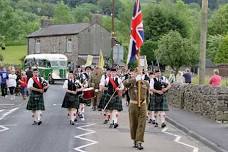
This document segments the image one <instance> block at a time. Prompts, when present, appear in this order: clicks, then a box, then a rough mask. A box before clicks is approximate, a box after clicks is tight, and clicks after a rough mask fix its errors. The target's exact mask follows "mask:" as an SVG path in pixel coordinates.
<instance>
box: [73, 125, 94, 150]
mask: <svg viewBox="0 0 228 152" xmlns="http://www.w3.org/2000/svg"><path fill="white" fill-rule="evenodd" d="M93 125H95V123H94V124H88V125H84V126H80V127H77V128H78V129H80V130H83V131H87V133H85V134H81V135H77V136H74V138H78V139H81V140H84V141H88V142H90V143H89V144H85V145H82V146H79V147H76V148H74V150H76V151H79V152H86V151H84V150H81V149H82V148H85V147H88V146H92V145H94V144H97V143H98V141H94V140H91V139H87V138H83V137H82V136H86V135H90V134H94V133H96V131H94V130H90V129H85V128H84V127H90V126H93Z"/></svg>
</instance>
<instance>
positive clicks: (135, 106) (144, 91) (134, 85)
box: [124, 79, 149, 150]
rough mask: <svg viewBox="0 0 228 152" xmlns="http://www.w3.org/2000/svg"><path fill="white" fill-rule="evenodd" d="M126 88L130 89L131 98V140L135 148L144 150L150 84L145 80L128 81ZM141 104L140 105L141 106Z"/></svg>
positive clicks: (125, 83)
mask: <svg viewBox="0 0 228 152" xmlns="http://www.w3.org/2000/svg"><path fill="white" fill-rule="evenodd" d="M139 83H141V85H140V86H141V88H140V101H139V100H138V91H139V89H138V87H139ZM124 86H125V87H126V88H128V93H129V96H130V105H129V120H130V131H131V139H132V140H134V144H135V145H134V147H135V148H138V149H139V150H141V149H143V147H142V145H141V143H142V142H144V132H145V127H146V116H147V102H148V101H149V83H148V82H147V81H145V80H139V81H136V79H130V80H126V81H125V82H124ZM139 104H140V105H139Z"/></svg>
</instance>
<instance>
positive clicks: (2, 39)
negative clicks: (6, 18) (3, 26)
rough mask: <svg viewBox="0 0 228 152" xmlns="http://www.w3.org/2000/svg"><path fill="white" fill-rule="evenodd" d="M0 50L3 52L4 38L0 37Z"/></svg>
mask: <svg viewBox="0 0 228 152" xmlns="http://www.w3.org/2000/svg"><path fill="white" fill-rule="evenodd" d="M0 48H1V49H2V50H5V37H4V36H1V35H0Z"/></svg>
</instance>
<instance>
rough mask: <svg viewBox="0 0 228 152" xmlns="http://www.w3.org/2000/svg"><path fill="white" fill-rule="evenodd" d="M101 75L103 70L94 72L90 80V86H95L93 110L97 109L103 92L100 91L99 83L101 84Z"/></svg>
mask: <svg viewBox="0 0 228 152" xmlns="http://www.w3.org/2000/svg"><path fill="white" fill-rule="evenodd" d="M101 77H102V72H101V71H100V72H98V73H92V75H91V78H90V81H89V86H90V87H93V88H94V90H95V97H94V98H93V99H92V106H93V110H96V108H97V106H98V105H99V101H100V98H101V92H100V91H99V84H100V80H101Z"/></svg>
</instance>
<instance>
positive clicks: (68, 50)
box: [66, 39, 72, 53]
mask: <svg viewBox="0 0 228 152" xmlns="http://www.w3.org/2000/svg"><path fill="white" fill-rule="evenodd" d="M66 51H67V52H69V53H71V52H72V39H67V50H66Z"/></svg>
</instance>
